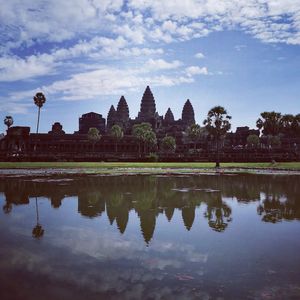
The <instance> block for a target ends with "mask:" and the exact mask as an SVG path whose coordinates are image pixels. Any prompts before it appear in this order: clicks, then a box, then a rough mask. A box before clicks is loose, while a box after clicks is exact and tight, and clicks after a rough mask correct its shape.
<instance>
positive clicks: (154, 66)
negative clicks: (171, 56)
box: [145, 59, 182, 70]
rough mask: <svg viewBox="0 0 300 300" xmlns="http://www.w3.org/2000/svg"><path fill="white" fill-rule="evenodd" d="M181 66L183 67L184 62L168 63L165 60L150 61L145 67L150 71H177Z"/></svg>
mask: <svg viewBox="0 0 300 300" xmlns="http://www.w3.org/2000/svg"><path fill="white" fill-rule="evenodd" d="M180 66H182V62H180V61H179V60H174V61H172V62H167V61H165V60H163V59H156V60H154V59H149V60H148V61H147V62H146V65H145V67H146V68H147V69H150V70H170V69H177V68H178V67H180Z"/></svg>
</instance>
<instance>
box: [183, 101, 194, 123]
mask: <svg viewBox="0 0 300 300" xmlns="http://www.w3.org/2000/svg"><path fill="white" fill-rule="evenodd" d="M181 119H182V122H183V123H184V124H185V125H188V126H190V125H192V124H195V114H194V108H193V106H192V104H191V102H190V100H189V99H187V100H186V102H185V104H184V106H183V109H182V117H181Z"/></svg>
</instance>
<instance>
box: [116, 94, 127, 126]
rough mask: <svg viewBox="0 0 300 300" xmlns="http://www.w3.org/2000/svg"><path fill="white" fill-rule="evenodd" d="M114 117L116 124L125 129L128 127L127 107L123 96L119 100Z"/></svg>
mask: <svg viewBox="0 0 300 300" xmlns="http://www.w3.org/2000/svg"><path fill="white" fill-rule="evenodd" d="M116 117H117V120H116V122H117V124H118V125H119V126H121V127H122V128H123V129H126V128H127V127H128V122H129V109H128V105H127V102H126V100H125V98H124V96H122V97H121V98H120V100H119V103H118V106H117V112H116Z"/></svg>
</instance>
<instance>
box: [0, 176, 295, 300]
mask: <svg viewBox="0 0 300 300" xmlns="http://www.w3.org/2000/svg"><path fill="white" fill-rule="evenodd" d="M299 196H300V186H299V176H283V175H276V176H271V175H221V176H217V175H215V176H213V175H199V176H172V177H168V176H139V175H132V176H98V175H97V176H87V177H84V178H81V177H80V178H79V177H68V178H67V177H63V178H61V177H38V178H28V177H19V178H13V177H12V178H9V177H8V178H6V179H1V181H0V202H1V203H0V204H1V207H2V208H3V210H2V211H1V212H0V238H1V248H0V257H1V260H0V277H1V278H0V296H1V297H0V298H1V299H300V284H299V282H300V259H299V253H300V239H299V237H300V222H299V220H300V199H299Z"/></svg>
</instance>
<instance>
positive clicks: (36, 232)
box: [32, 197, 44, 239]
mask: <svg viewBox="0 0 300 300" xmlns="http://www.w3.org/2000/svg"><path fill="white" fill-rule="evenodd" d="M35 209H36V226H35V227H34V228H33V229H32V236H33V237H34V238H37V239H39V238H41V237H42V236H43V235H44V229H43V227H42V225H41V224H40V223H39V207H38V202H37V197H35Z"/></svg>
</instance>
